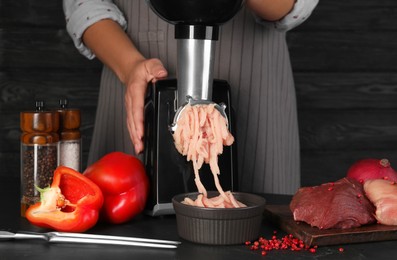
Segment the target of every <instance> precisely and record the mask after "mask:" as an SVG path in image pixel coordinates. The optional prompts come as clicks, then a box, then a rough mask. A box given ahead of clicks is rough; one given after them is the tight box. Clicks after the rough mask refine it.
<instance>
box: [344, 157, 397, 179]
mask: <svg viewBox="0 0 397 260" xmlns="http://www.w3.org/2000/svg"><path fill="white" fill-rule="evenodd" d="M347 177H349V178H353V179H356V180H358V181H359V182H361V183H364V182H365V181H366V180H371V179H385V180H390V181H393V182H397V173H396V171H394V169H393V168H392V167H391V166H390V162H389V160H388V159H381V160H379V159H373V158H369V159H362V160H359V161H357V162H355V163H354V164H353V165H352V166H351V167H350V168H349V170H348V171H347Z"/></svg>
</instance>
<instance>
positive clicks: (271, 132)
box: [64, 0, 318, 194]
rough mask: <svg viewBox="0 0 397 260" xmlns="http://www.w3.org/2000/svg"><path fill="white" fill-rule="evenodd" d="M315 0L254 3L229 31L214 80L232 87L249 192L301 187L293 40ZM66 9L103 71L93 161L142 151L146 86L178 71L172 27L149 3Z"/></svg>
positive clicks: (86, 1)
mask: <svg viewBox="0 0 397 260" xmlns="http://www.w3.org/2000/svg"><path fill="white" fill-rule="evenodd" d="M317 3H318V0H246V1H245V6H244V7H243V8H242V10H241V11H240V12H239V13H238V14H237V15H236V16H235V17H234V18H233V19H232V20H231V21H229V22H227V23H225V24H224V25H222V26H221V31H220V36H219V40H218V42H217V48H216V58H215V66H214V78H219V79H224V80H227V81H228V82H229V84H230V85H231V94H232V105H233V107H234V110H235V113H236V119H235V122H236V126H237V127H236V131H237V132H236V140H237V147H238V151H237V153H238V167H239V169H238V173H239V180H240V183H239V187H240V190H242V191H249V192H266V193H278V194H293V193H294V192H295V191H296V189H297V188H298V187H299V186H300V158H299V136H298V123H297V111H296V97H295V89H294V83H293V77H292V70H291V65H290V60H289V54H288V48H287V44H286V39H285V34H286V31H288V30H290V29H292V28H294V27H295V26H297V25H299V24H300V23H302V22H303V21H304V20H306V19H307V17H308V16H309V15H310V14H311V12H312V10H313V9H314V7H315V6H316V5H317ZM64 11H65V16H66V21H67V30H68V32H69V33H70V35H71V37H72V39H73V41H74V43H75V45H76V47H77V49H78V50H79V51H80V52H81V53H82V54H83V55H85V56H86V57H87V58H89V59H92V58H94V57H97V58H99V59H100V60H101V61H102V62H103V63H104V65H105V66H104V68H103V73H102V79H101V86H100V92H99V100H98V108H97V116H96V122H95V128H94V133H93V138H92V143H91V148H90V154H89V162H88V163H89V164H91V163H92V162H94V161H96V160H97V159H99V158H100V157H102V156H103V155H104V154H106V153H109V152H111V151H115V150H118V151H124V152H126V153H130V154H139V153H140V152H142V150H143V149H144V147H143V142H142V139H143V135H144V129H143V127H144V126H143V122H144V114H143V111H144V109H143V108H144V95H145V91H146V87H147V83H148V82H150V81H156V80H158V79H162V78H165V77H167V75H175V71H176V68H175V66H176V40H175V39H174V26H173V25H171V24H168V23H167V22H165V21H163V20H161V18H159V17H158V16H157V15H156V14H155V13H153V11H152V10H151V9H150V7H149V5H148V4H147V3H146V2H145V1H144V0H114V1H111V0H78V1H76V0H64ZM126 118H127V120H125V119H126ZM131 141H132V143H131Z"/></svg>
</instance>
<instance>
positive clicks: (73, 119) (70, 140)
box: [58, 99, 82, 172]
mask: <svg viewBox="0 0 397 260" xmlns="http://www.w3.org/2000/svg"><path fill="white" fill-rule="evenodd" d="M59 105H60V108H59V109H58V112H59V115H60V128H59V136H60V150H59V153H60V162H59V164H60V165H63V166H67V167H69V168H72V169H74V170H76V171H78V172H81V170H82V157H81V154H82V140H81V133H80V124H81V114H80V110H79V109H74V108H68V100H67V99H61V100H59Z"/></svg>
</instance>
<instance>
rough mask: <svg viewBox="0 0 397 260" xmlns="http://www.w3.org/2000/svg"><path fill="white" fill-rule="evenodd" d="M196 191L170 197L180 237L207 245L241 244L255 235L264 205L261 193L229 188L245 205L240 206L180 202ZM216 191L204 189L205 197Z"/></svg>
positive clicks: (212, 194)
mask: <svg viewBox="0 0 397 260" xmlns="http://www.w3.org/2000/svg"><path fill="white" fill-rule="evenodd" d="M197 195H198V193H197V192H195V193H186V194H179V195H176V196H175V197H174V198H173V199H172V203H173V206H174V210H175V214H176V221H177V227H178V234H179V236H180V237H182V238H183V239H186V240H189V241H191V242H195V243H200V244H208V245H234V244H242V243H244V242H246V241H251V240H254V239H257V238H258V237H259V233H260V228H261V224H262V216H263V211H264V209H265V205H266V200H265V199H264V198H263V197H261V196H258V195H254V194H249V193H241V192H233V195H234V197H235V198H236V199H237V200H238V201H240V202H242V203H244V204H246V205H247V207H244V208H227V209H225V208H203V207H196V206H191V205H186V204H183V203H182V201H183V199H184V198H185V197H189V198H191V199H196V198H197ZM218 195H219V193H218V192H208V197H214V196H218Z"/></svg>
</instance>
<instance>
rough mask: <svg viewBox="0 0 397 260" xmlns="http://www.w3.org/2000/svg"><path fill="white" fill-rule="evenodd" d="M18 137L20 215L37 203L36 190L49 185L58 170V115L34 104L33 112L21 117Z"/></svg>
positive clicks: (22, 114)
mask: <svg viewBox="0 0 397 260" xmlns="http://www.w3.org/2000/svg"><path fill="white" fill-rule="evenodd" d="M20 127H21V130H22V134H21V215H22V216H25V211H26V210H27V208H28V207H29V206H30V205H33V204H35V203H36V202H38V201H40V192H39V191H38V190H37V188H36V187H39V188H45V187H48V186H50V185H51V183H52V177H53V175H54V171H55V169H56V167H58V159H59V158H58V151H59V135H58V129H59V114H58V112H56V111H48V110H45V109H44V102H43V101H36V109H35V110H34V111H24V112H21V113H20Z"/></svg>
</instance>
